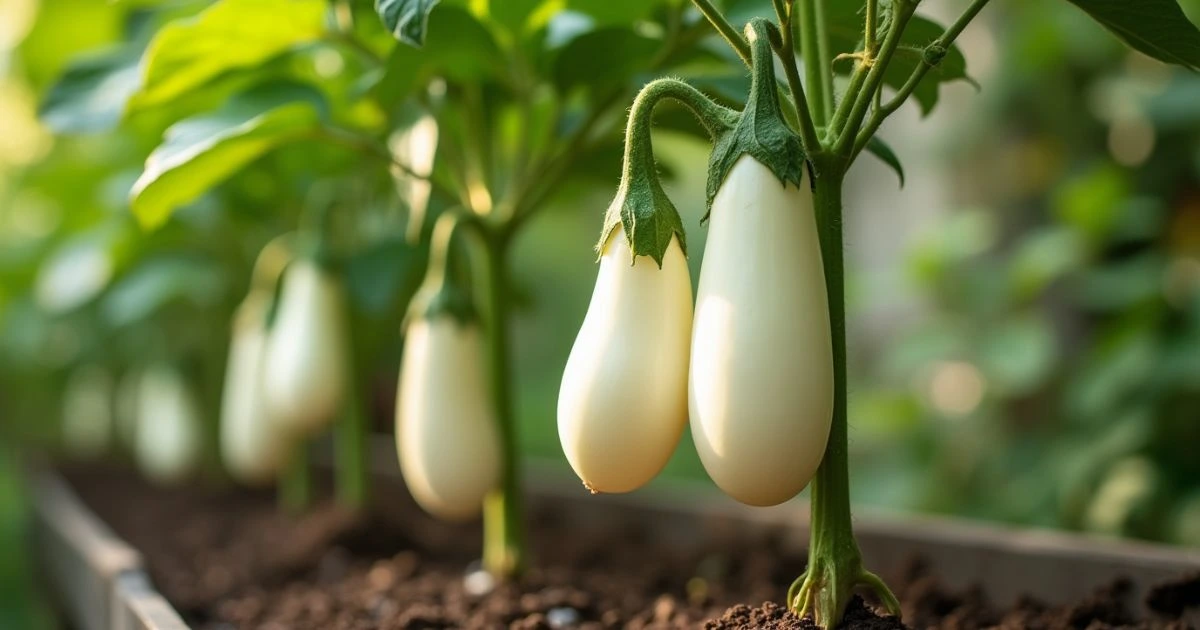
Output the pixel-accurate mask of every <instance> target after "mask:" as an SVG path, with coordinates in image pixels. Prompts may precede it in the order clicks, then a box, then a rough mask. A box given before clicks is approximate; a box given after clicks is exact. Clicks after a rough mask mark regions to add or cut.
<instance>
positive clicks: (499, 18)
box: [472, 0, 620, 34]
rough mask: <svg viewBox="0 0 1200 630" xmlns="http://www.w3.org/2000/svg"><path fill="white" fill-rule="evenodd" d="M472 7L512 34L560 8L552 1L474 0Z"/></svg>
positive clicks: (518, 32)
mask: <svg viewBox="0 0 1200 630" xmlns="http://www.w3.org/2000/svg"><path fill="white" fill-rule="evenodd" d="M616 4H620V3H616ZM543 5H551V6H548V7H543ZM472 6H479V8H481V9H482V11H481V13H482V15H481V17H486V18H488V19H489V20H491V21H492V22H495V23H496V24H499V25H501V26H503V27H504V28H505V29H507V30H508V31H509V32H510V33H513V34H520V33H521V32H523V31H524V30H525V27H526V26H527V25H529V22H530V19H531V17H533V16H535V15H536V16H539V17H544V18H545V19H549V17H550V15H551V14H552V12H553V11H554V10H555V9H556V8H561V5H560V3H559V2H556V1H554V0H551V1H550V2H547V1H546V0H474V2H472Z"/></svg>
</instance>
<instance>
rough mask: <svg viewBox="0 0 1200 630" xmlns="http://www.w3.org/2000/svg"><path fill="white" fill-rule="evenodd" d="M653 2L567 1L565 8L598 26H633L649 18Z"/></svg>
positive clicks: (634, 0) (636, 0)
mask: <svg viewBox="0 0 1200 630" xmlns="http://www.w3.org/2000/svg"><path fill="white" fill-rule="evenodd" d="M655 5H656V3H655V2H646V1H645V0H624V1H621V0H618V1H616V2H614V1H613V0H567V8H568V9H570V10H572V11H578V12H580V13H584V14H587V15H588V16H589V17H591V18H592V19H593V20H595V21H596V22H597V23H598V24H633V23H634V22H637V21H639V20H644V19H647V18H649V17H650V15H651V14H652V13H653V12H654V9H655Z"/></svg>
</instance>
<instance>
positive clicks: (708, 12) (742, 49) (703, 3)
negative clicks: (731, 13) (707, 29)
mask: <svg viewBox="0 0 1200 630" xmlns="http://www.w3.org/2000/svg"><path fill="white" fill-rule="evenodd" d="M692 4H694V5H696V8H697V9H699V10H700V13H701V14H703V15H704V17H705V18H707V19H708V21H709V23H710V24H712V25H713V28H715V29H717V32H718V33H720V34H721V37H724V38H725V41H727V42H729V45H730V46H731V47H733V50H734V51H735V52H737V54H738V57H741V58H742V63H744V64H746V67H750V65H751V63H750V44H749V43H748V42H747V41H746V39H745V38H744V37H742V34H741V33H739V32H738V30H737V28H735V27H734V26H733V25H732V24H730V23H729V20H726V19H725V16H724V15H721V12H720V11H719V10H718V9H717V8H716V7H715V6H713V3H712V2H710V1H709V0H692Z"/></svg>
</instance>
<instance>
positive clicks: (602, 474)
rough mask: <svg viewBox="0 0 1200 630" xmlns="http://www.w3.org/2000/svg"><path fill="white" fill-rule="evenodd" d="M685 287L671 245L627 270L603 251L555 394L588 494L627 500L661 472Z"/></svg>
mask: <svg viewBox="0 0 1200 630" xmlns="http://www.w3.org/2000/svg"><path fill="white" fill-rule="evenodd" d="M691 330H692V281H691V275H690V273H689V272H688V266H687V260H686V259H685V258H684V255H683V250H682V249H681V248H680V246H679V242H678V240H675V239H673V240H672V241H671V244H670V245H669V246H668V247H667V251H666V253H665V255H664V256H663V266H662V268H661V269H659V267H658V264H657V263H655V262H654V260H653V259H652V258H650V257H649V256H639V257H638V258H637V260H636V261H635V262H634V263H633V264H632V265H631V264H630V249H629V242H628V240H627V239H626V237H625V232H624V230H622V229H620V228H618V229H617V230H616V231H615V233H614V235H613V236H611V237H610V238H609V240H608V242H607V243H605V247H604V251H603V252H601V256H600V272H599V274H598V275H597V276H596V288H595V290H594V291H593V292H592V301H591V304H590V305H589V306H588V312H587V315H586V316H585V317H584V319H583V325H582V326H581V327H580V329H579V335H578V336H577V337H576V338H575V345H574V346H573V347H572V348H571V355H570V357H569V358H568V359H567V367H566V369H565V370H564V371H563V380H562V386H561V387H560V389H559V392H558V438H559V441H560V442H561V443H562V448H563V452H564V453H566V456H567V461H569V462H570V463H571V468H573V469H575V474H577V475H579V478H580V479H582V480H583V483H584V485H585V486H587V488H588V489H590V490H592V491H593V492H608V493H618V492H630V491H632V490H636V489H637V488H640V487H641V486H643V485H645V484H646V483H648V482H649V481H650V480H651V479H653V478H654V476H655V475H657V474H658V473H659V472H661V471H662V469H663V466H666V464H667V460H669V459H670V458H671V454H672V453H673V452H674V451H675V446H676V445H677V444H678V443H679V438H680V436H681V435H682V434H683V428H684V427H685V426H686V425H687V381H688V377H687V373H688V350H689V344H690V342H691Z"/></svg>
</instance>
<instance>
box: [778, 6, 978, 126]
mask: <svg viewBox="0 0 1200 630" xmlns="http://www.w3.org/2000/svg"><path fill="white" fill-rule="evenodd" d="M861 9H862V3H859V2H841V1H835V2H827V3H826V12H827V18H826V19H827V21H828V23H829V26H828V31H829V35H830V37H829V40H830V49H831V50H832V52H833V55H834V56H837V55H838V54H843V53H851V52H854V51H856V50H858V49H859V48H860V47H861V44H862V38H863V30H864V28H863V16H862V15H861V14H860V11H861ZM797 28H799V27H798V26H797ZM945 30H946V29H945V28H944V27H942V25H940V24H938V23H937V22H934V21H933V20H930V19H928V18H925V17H922V16H920V15H915V16H913V18H912V20H911V21H909V23H908V27H907V28H905V29H904V36H903V38H902V39H901V40H900V46H899V48H897V49H896V54H895V55H893V56H892V59H891V61H890V62H889V63H888V67H887V72H885V73H884V75H883V81H884V83H885V84H887V85H888V86H889V87H891V88H892V89H894V90H898V89H900V87H901V86H903V85H904V84H905V83H906V82H907V81H908V78H909V77H910V76H912V73H913V71H915V70H916V69H917V67H918V66H919V65H921V64H923V63H924V56H925V47H926V46H928V45H930V44H932V43H933V42H934V40H936V39H937V38H938V37H941V35H942V33H943V32H944V31H945ZM852 69H853V63H851V62H849V61H843V62H839V63H837V64H835V65H834V71H835V72H839V73H842V74H849V73H850V71H851V70H852ZM957 80H966V81H970V78H969V77H968V76H967V59H966V57H964V56H963V54H962V50H960V49H959V47H958V46H957V45H953V46H951V47H950V49H949V50H948V51H947V52H946V56H945V57H943V58H942V60H941V63H939V64H938V65H937V66H936V67H934V68H933V69H932V70H930V71H929V73H928V74H926V75H925V78H924V79H923V80H922V81H921V83H920V84H918V85H917V88H916V89H915V90H914V91H913V98H915V99H916V101H917V104H918V105H919V106H920V108H921V114H922V115H926V114H929V112H930V111H932V110H933V107H934V105H936V104H937V100H938V87H939V86H940V85H941V84H942V83H948V82H950V81H957Z"/></svg>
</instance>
